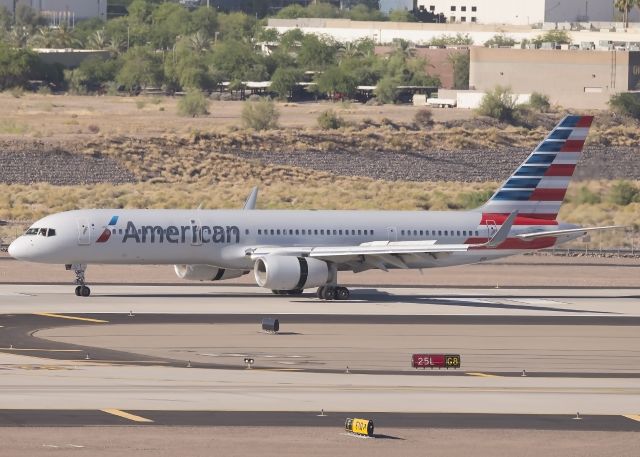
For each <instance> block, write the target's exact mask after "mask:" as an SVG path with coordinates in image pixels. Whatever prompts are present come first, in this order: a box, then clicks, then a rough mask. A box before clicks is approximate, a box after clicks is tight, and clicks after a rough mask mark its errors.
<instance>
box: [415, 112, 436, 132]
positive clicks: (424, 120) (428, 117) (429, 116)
mask: <svg viewBox="0 0 640 457" xmlns="http://www.w3.org/2000/svg"><path fill="white" fill-rule="evenodd" d="M413 123H414V124H415V125H416V126H417V127H422V128H425V127H430V126H431V125H433V113H432V112H431V110H430V109H429V108H422V109H421V110H418V111H416V114H414V116H413Z"/></svg>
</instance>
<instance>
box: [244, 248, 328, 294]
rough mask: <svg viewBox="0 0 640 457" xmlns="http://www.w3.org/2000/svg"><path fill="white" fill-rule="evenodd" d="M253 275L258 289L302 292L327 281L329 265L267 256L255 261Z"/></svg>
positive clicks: (302, 258) (312, 260)
mask: <svg viewBox="0 0 640 457" xmlns="http://www.w3.org/2000/svg"><path fill="white" fill-rule="evenodd" d="M253 273H254V275H255V278H256V283H257V284H258V285H259V286H260V287H265V288H267V289H271V290H302V289H305V288H309V287H319V286H322V285H324V284H326V283H327V281H328V280H329V265H328V264H327V263H326V262H324V261H322V260H318V259H312V258H309V257H293V256H282V255H268V256H265V257H261V258H259V259H257V260H256V262H255V264H254V267H253Z"/></svg>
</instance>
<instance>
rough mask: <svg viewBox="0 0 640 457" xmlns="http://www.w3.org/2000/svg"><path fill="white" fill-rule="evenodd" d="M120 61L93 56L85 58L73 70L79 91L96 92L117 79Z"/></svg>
mask: <svg viewBox="0 0 640 457" xmlns="http://www.w3.org/2000/svg"><path fill="white" fill-rule="evenodd" d="M118 66H119V65H118V62H117V61H116V60H114V59H107V60H104V59H101V58H99V57H91V58H89V59H86V60H84V61H83V62H82V63H81V64H80V66H78V68H77V69H76V70H74V72H73V83H74V85H75V86H76V87H75V89H76V90H77V91H78V92H85V91H86V92H94V91H98V90H100V89H102V88H104V87H105V85H106V84H107V83H109V82H112V81H115V79H116V74H117V73H118V69H119V68H118Z"/></svg>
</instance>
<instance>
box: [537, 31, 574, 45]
mask: <svg viewBox="0 0 640 457" xmlns="http://www.w3.org/2000/svg"><path fill="white" fill-rule="evenodd" d="M531 42H532V43H534V44H535V45H536V46H537V47H540V46H541V45H542V43H556V44H571V37H570V36H569V34H568V33H567V31H566V30H549V31H548V32H546V33H543V34H542V35H538V36H537V37H536V38H534V39H533V40H531Z"/></svg>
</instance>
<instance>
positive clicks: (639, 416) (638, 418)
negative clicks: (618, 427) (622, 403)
mask: <svg viewBox="0 0 640 457" xmlns="http://www.w3.org/2000/svg"><path fill="white" fill-rule="evenodd" d="M622 416H623V417H626V418H627V419H631V420H632V421H636V422H640V414H623V415H622Z"/></svg>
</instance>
